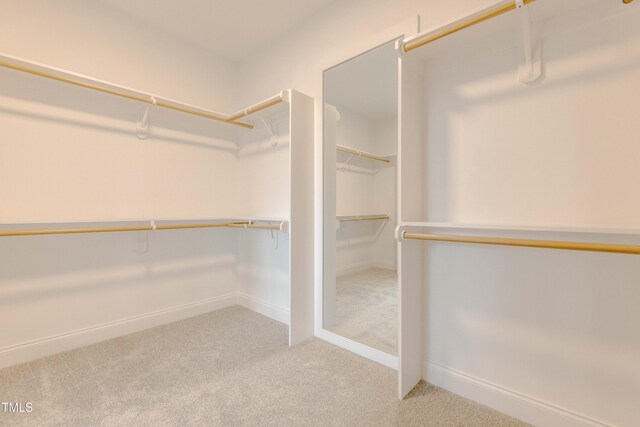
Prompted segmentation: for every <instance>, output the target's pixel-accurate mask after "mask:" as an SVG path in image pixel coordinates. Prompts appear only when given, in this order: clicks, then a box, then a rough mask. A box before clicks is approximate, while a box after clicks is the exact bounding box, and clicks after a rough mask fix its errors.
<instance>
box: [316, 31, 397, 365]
mask: <svg viewBox="0 0 640 427" xmlns="http://www.w3.org/2000/svg"><path fill="white" fill-rule="evenodd" d="M397 63H398V57H397V53H396V51H395V46H394V43H393V42H391V43H388V44H386V45H383V46H381V47H378V48H376V49H374V50H371V51H369V52H366V53H364V54H362V55H360V56H358V57H356V58H353V59H352V60H350V61H347V62H344V63H342V64H340V65H337V66H335V67H333V68H331V69H329V70H326V71H325V72H324V102H325V106H324V141H323V143H324V159H325V160H324V162H325V164H324V197H325V203H324V216H325V221H324V226H325V227H324V228H325V236H324V248H325V249H324V250H325V253H324V260H325V262H324V313H323V314H324V317H323V319H324V327H325V329H328V330H329V331H332V332H335V333H337V334H339V335H342V336H344V337H346V338H349V339H352V340H354V341H358V342H360V343H362V344H365V345H368V346H370V347H373V348H376V349H379V350H382V351H385V352H387V353H390V354H394V355H395V354H397V348H398V279H397V272H396V264H397V263H396V241H395V238H394V230H395V226H396V205H397V204H396V181H397V177H396V172H397V171H396V157H397V151H398V87H397V82H398V79H397V73H398V71H397V70H398V65H397Z"/></svg>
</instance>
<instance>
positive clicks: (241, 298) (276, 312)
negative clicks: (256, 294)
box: [236, 292, 289, 325]
mask: <svg viewBox="0 0 640 427" xmlns="http://www.w3.org/2000/svg"><path fill="white" fill-rule="evenodd" d="M236 295H237V302H238V305H241V306H243V307H245V308H248V309H249V310H251V311H255V312H256V313H260V314H262V315H263V316H266V317H269V318H271V319H273V320H277V321H278V322H281V323H284V324H285V325H288V324H289V310H287V309H286V308H284V307H280V306H277V305H274V304H271V303H268V302H266V301H262V300H259V299H256V298H253V297H250V296H249V295H247V294H243V293H242V292H238V293H237V294H236Z"/></svg>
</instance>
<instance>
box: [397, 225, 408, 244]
mask: <svg viewBox="0 0 640 427" xmlns="http://www.w3.org/2000/svg"><path fill="white" fill-rule="evenodd" d="M406 228H407V227H406V226H405V225H402V224H398V226H397V227H396V232H395V234H396V236H395V237H396V240H397V241H398V243H402V241H403V240H404V233H406V232H407V229H406Z"/></svg>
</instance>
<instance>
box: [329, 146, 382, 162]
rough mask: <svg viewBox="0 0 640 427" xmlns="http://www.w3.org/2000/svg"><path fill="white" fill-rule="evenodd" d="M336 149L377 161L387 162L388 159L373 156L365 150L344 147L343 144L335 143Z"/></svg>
mask: <svg viewBox="0 0 640 427" xmlns="http://www.w3.org/2000/svg"><path fill="white" fill-rule="evenodd" d="M336 150H338V151H341V152H343V153H349V154H354V155H356V156H360V157H364V158H366V159H371V160H377V161H378V162H384V163H389V160H388V159H385V158H383V157H378V156H374V155H373V154H370V153H367V152H364V151H359V150H356V149H354V148H350V147H345V146H344V145H336Z"/></svg>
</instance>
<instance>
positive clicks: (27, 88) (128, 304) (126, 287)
mask: <svg viewBox="0 0 640 427" xmlns="http://www.w3.org/2000/svg"><path fill="white" fill-rule="evenodd" d="M1 6H2V11H3V17H4V18H5V19H3V25H2V26H0V40H2V46H1V47H0V50H2V51H3V52H5V53H8V54H11V55H16V56H20V57H24V58H27V59H30V60H34V61H37V62H42V63H46V64H49V65H52V66H56V67H61V68H67V69H69V70H71V71H75V72H80V73H85V74H87V75H91V76H94V77H97V78H101V79H105V80H109V81H113V82H115V83H118V84H122V85H127V86H131V87H134V88H137V89H140V90H143V91H149V92H152V93H157V94H159V95H162V96H167V97H172V98H175V99H178V100H180V101H184V102H186V103H191V104H195V105H199V106H203V107H206V108H211V109H214V110H220V111H222V112H226V113H229V112H231V111H232V110H233V109H235V108H236V106H237V104H236V103H237V97H236V96H235V95H236V78H235V66H234V64H232V63H229V62H227V61H224V60H220V59H216V58H214V57H212V56H211V55H210V54H208V53H207V52H203V51H201V50H200V49H198V48H194V47H192V46H190V45H188V44H185V43H181V42H179V41H177V40H175V39H173V38H171V37H168V36H166V35H165V34H163V33H162V32H159V31H156V30H154V29H153V28H147V27H144V26H142V25H140V24H139V23H137V22H132V21H130V20H128V19H127V18H126V17H125V16H119V15H117V14H115V13H112V12H110V11H108V10H103V9H102V8H101V6H100V5H99V4H97V3H94V2H83V1H56V2H48V1H24V2H9V1H3V2H2V4H1ZM143 111H144V105H143V104H140V103H137V102H134V101H130V100H125V99H120V98H117V97H113V96H110V95H106V94H100V93H97V92H92V91H88V90H86V89H82V88H78V87H74V86H71V85H66V84H63V83H59V82H55V81H50V80H47V79H43V78H38V77H34V76H29V75H27V74H24V73H19V72H17V71H11V70H7V69H4V68H2V69H0V141H1V144H0V199H1V200H2V204H0V223H8V222H32V221H33V222H35V221H45V222H61V221H95V220H125V219H126V220H128V219H162V218H178V219H188V218H214V217H227V216H232V217H233V216H237V215H238V214H239V211H240V205H241V202H242V201H241V200H240V198H239V194H240V192H239V191H238V188H237V187H236V186H237V185H238V181H239V180H238V176H239V173H238V172H239V165H238V160H237V157H236V153H235V150H236V147H237V146H236V140H237V131H236V129H234V128H232V127H231V126H228V125H223V124H217V123H214V122H213V121H210V120H204V119H201V118H198V117H195V116H189V115H185V114H181V113H178V112H172V111H167V110H163V111H160V110H158V111H155V110H154V111H152V113H151V132H150V133H151V136H150V137H149V139H147V140H140V139H138V138H137V137H136V136H135V133H134V130H135V122H136V121H137V120H140V118H141V116H142V112H143ZM241 132H242V131H241ZM245 132H246V131H245ZM103 225H104V224H103ZM3 228H4V227H3ZM241 233H244V231H239V230H221V229H215V230H179V231H162V232H160V231H159V232H154V233H150V235H149V244H148V251H146V253H144V252H145V248H144V247H143V246H144V245H141V242H140V240H139V239H144V236H145V234H146V233H144V232H141V233H122V234H95V235H68V236H46V237H11V238H2V239H1V240H0V323H1V324H3V325H7V327H3V328H1V331H0V366H4V365H8V364H12V363H17V362H20V361H24V360H29V359H32V358H35V357H39V356H43V355H46V354H50V353H51V352H55V351H62V350H65V349H69V348H72V347H75V346H79V345H84V344H87V343H90V342H94V341H98V340H101V339H106V338H110V337H113V336H117V335H121V334H124V333H127V332H131V331H134V330H138V329H141V328H145V327H150V326H153V325H156V324H159V323H163V322H167V321H172V320H175V319H178V318H181V317H185V316H191V315H196V314H199V313H204V312H207V311H211V310H213V309H216V308H220V307H224V306H226V305H231V304H235V303H236V298H235V292H236V291H237V280H238V279H237V275H238V271H237V263H238V260H237V252H238V245H239V244H240V243H238V238H239V236H240V234H241ZM256 233H262V232H259V231H257V232H256ZM242 238H246V236H244V235H242ZM141 246H142V247H141Z"/></svg>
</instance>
